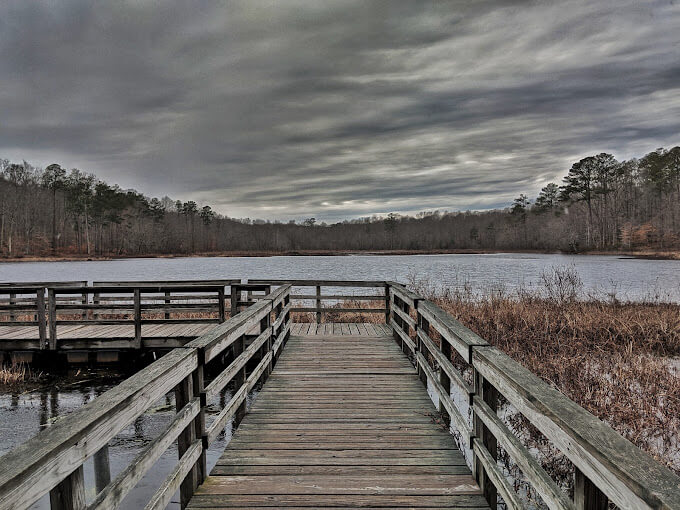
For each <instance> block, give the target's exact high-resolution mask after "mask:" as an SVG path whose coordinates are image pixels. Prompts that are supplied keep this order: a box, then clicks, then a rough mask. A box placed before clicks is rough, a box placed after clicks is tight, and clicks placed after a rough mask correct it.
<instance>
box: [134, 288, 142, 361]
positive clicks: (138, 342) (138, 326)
mask: <svg viewBox="0 0 680 510" xmlns="http://www.w3.org/2000/svg"><path fill="white" fill-rule="evenodd" d="M134 312H135V349H140V348H141V347H142V293H141V290H140V289H139V288H137V289H135V294H134Z"/></svg>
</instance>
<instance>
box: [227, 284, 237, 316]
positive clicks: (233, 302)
mask: <svg viewBox="0 0 680 510" xmlns="http://www.w3.org/2000/svg"><path fill="white" fill-rule="evenodd" d="M238 297H239V288H238V284H232V285H231V305H230V306H231V310H229V316H230V317H234V316H235V315H236V314H238Z"/></svg>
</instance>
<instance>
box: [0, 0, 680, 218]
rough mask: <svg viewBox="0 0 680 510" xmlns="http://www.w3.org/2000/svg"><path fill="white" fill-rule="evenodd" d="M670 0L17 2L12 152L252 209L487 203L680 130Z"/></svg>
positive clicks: (7, 22) (10, 13) (233, 210)
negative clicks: (593, 158) (578, 162)
mask: <svg viewBox="0 0 680 510" xmlns="http://www.w3.org/2000/svg"><path fill="white" fill-rule="evenodd" d="M678 26H680V8H679V7H678V6H677V5H675V3H674V2H672V1H658V2H640V1H639V0H604V1H598V2H591V1H588V0H566V1H565V0H563V1H560V2H543V1H541V2H529V1H500V0H499V1H496V2H491V1H478V2H467V1H463V0H460V1H437V2H421V1H412V2H399V1H395V0H390V1H384V2H377V1H374V2H371V1H369V2H366V1H359V0H357V1H350V0H347V1H330V2H309V1H304V2H303V1H287V2H274V1H269V2H261V1H252V0H249V1H240V2H217V1H215V2H210V1H200V2H151V1H147V2H140V1H122V2H115V3H114V2H98V3H94V2H89V1H85V0H62V1H60V2H49V1H43V2H39V1H35V2H26V1H19V0H16V1H13V0H10V1H7V2H3V3H2V4H0V77H1V84H2V86H1V87H0V156H3V157H9V158H11V159H22V158H25V159H27V160H29V161H32V162H35V163H39V164H42V165H46V164H49V163H51V162H53V161H59V162H62V163H63V164H65V165H67V166H69V167H71V166H77V167H79V168H81V169H83V170H87V171H92V172H95V173H97V174H98V175H99V176H100V177H102V178H104V179H106V180H108V181H111V182H118V183H120V184H121V185H123V186H125V187H128V186H129V187H136V188H138V189H140V190H142V191H143V192H145V193H147V194H149V195H163V194H170V195H171V196H173V197H179V198H182V199H194V200H197V201H199V202H203V203H209V204H213V205H214V206H216V208H217V209H218V210H220V211H221V212H223V213H226V214H230V215H233V216H251V217H265V218H281V219H286V218H291V217H302V216H312V215H314V216H316V217H318V218H324V219H339V218H346V217H353V216H359V215H367V214H373V213H386V212H389V211H400V212H414V211H419V210H430V209H450V210H455V209H467V208H474V209H481V208H488V207H498V206H503V205H506V204H507V203H509V202H510V201H511V200H512V199H513V198H514V197H515V196H516V195H517V194H519V193H520V192H527V193H530V194H533V193H536V192H537V191H538V190H539V189H540V188H541V187H542V186H543V185H545V184H546V183H547V182H550V181H551V180H555V179H557V178H559V177H560V176H561V175H563V174H564V172H565V171H566V170H567V169H568V167H569V165H570V162H571V161H573V160H574V159H576V158H579V157H583V156H585V155H587V154H589V153H593V152H596V151H597V152H600V151H610V152H613V153H614V154H615V155H616V156H617V157H620V158H627V157H632V156H635V155H639V154H641V153H644V152H645V151H649V150H652V149H654V148H656V147H658V146H662V145H666V146H669V145H673V144H677V143H679V137H678V134H679V133H680V85H679V83H680V81H679V78H680V67H678V62H680V45H679V40H680V38H679V37H678V35H677V27H678Z"/></svg>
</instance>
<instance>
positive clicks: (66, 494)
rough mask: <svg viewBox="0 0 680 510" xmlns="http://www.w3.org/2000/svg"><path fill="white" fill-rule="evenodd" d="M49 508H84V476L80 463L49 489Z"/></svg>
mask: <svg viewBox="0 0 680 510" xmlns="http://www.w3.org/2000/svg"><path fill="white" fill-rule="evenodd" d="M50 508H51V510H85V508H86V503H85V478H84V476H83V466H82V464H81V465H80V466H79V467H78V468H76V470H75V471H74V472H73V473H71V474H70V475H68V476H67V477H66V478H64V480H62V481H61V482H60V483H59V485H57V486H56V487H55V488H54V489H52V490H51V491H50Z"/></svg>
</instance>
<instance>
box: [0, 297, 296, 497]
mask: <svg viewBox="0 0 680 510" xmlns="http://www.w3.org/2000/svg"><path fill="white" fill-rule="evenodd" d="M289 296H290V286H283V287H280V288H279V289H277V290H275V291H274V292H272V293H270V294H268V295H267V296H265V297H264V298H263V299H262V300H261V301H258V302H257V303H256V304H254V305H253V306H251V307H250V308H248V309H247V310H246V311H244V312H243V313H241V314H238V315H236V316H234V317H232V318H230V319H229V320H227V321H226V322H224V323H222V324H220V325H219V326H217V327H216V328H214V329H213V330H211V331H210V332H208V333H206V334H205V335H202V336H200V337H198V338H197V339H196V340H194V341H193V342H191V343H190V344H187V345H185V346H184V347H179V348H176V349H174V350H172V351H170V352H169V353H168V354H166V355H165V356H163V357H162V358H160V359H159V360H157V361H155V362H154V363H152V364H151V365H149V366H148V367H146V368H144V369H143V370H141V371H139V372H138V373H136V374H135V375H133V376H131V377H129V378H128V379H126V380H125V381H123V382H122V383H120V384H119V385H118V386H116V387H114V388H113V389H111V390H109V391H107V392H106V393H104V394H102V395H101V396H99V397H97V398H96V399H94V400H93V401H91V402H90V403H88V404H86V405H85V406H83V407H82V408H80V409H78V410H77V411H74V412H73V413H71V414H69V415H67V416H65V417H63V418H62V419H60V420H58V421H57V422H56V423H55V424H54V425H52V426H51V427H49V428H47V429H45V430H43V431H42V432H40V433H38V434H37V435H36V436H34V437H33V438H31V439H29V440H28V441H26V442H25V443H23V444H21V445H19V446H18V447H16V448H15V449H13V450H12V451H10V452H9V453H7V454H6V455H5V456H3V457H2V458H0V509H1V510H9V509H21V508H28V507H29V506H30V505H32V504H33V503H34V502H36V501H37V500H38V499H40V498H41V497H42V496H44V495H45V494H47V493H48V492H49V493H50V501H51V508H52V509H60V510H61V509H65V508H79V509H84V508H85V507H86V505H85V497H84V494H85V488H84V478H83V464H84V462H85V461H86V460H87V459H88V458H89V457H91V456H93V455H99V454H101V452H102V451H105V449H106V447H107V444H108V442H109V441H110V440H111V439H113V438H114V437H115V436H116V434H118V433H119V432H120V431H121V430H123V429H124V428H125V427H127V426H128V425H129V424H130V423H132V422H133V421H134V420H135V419H136V418H137V417H138V416H140V415H141V414H142V413H144V412H145V411H146V410H147V409H149V408H150V406H151V405H153V403H154V402H155V401H157V400H158V399H159V398H162V397H163V396H164V395H166V394H167V393H168V392H170V391H172V390H174V391H175V396H176V397H175V399H176V408H177V413H176V415H175V417H174V418H173V420H172V421H171V422H170V423H169V424H168V425H167V427H166V428H165V429H164V431H163V432H161V434H160V435H159V436H158V437H157V438H156V439H154V440H153V441H152V442H151V443H149V444H148V445H146V447H145V448H144V449H143V450H142V452H140V453H139V454H138V456H137V457H136V458H135V459H134V461H133V462H132V464H131V465H130V466H128V467H127V468H126V469H124V470H123V471H122V472H121V473H120V474H119V475H118V476H117V477H116V478H115V479H114V480H113V481H112V482H110V483H108V484H107V485H106V487H104V488H103V490H101V491H100V493H99V494H98V496H97V497H96V499H95V500H94V502H93V503H92V504H91V505H89V506H88V507H87V508H88V509H89V510H95V509H104V508H107V509H108V508H115V507H116V506H117V505H119V504H120V502H121V501H122V500H123V499H124V497H125V495H126V494H127V493H128V492H129V491H130V490H131V489H132V488H133V487H134V486H135V485H136V484H137V482H139V480H141V478H142V477H143V476H144V474H145V473H146V472H147V471H148V470H149V469H150V468H151V467H152V466H153V464H154V462H155V461H156V460H157V459H158V458H159V457H160V456H161V455H162V454H163V452H165V451H166V450H167V448H168V447H169V446H170V445H171V444H172V443H173V442H174V441H175V440H177V441H178V445H179V461H178V464H177V466H176V467H175V469H174V470H173V471H172V472H171V473H170V475H169V476H168V477H167V478H166V479H165V481H164V482H163V483H162V484H161V486H160V487H159V489H158V491H157V492H156V494H154V496H153V498H152V500H151V502H150V503H149V508H164V504H165V503H167V501H168V498H170V497H171V496H172V494H174V492H175V491H176V490H177V488H180V493H181V497H182V504H183V506H184V505H186V502H187V501H188V499H189V497H190V496H191V494H192V493H193V491H194V490H195V489H196V487H197V485H198V484H199V483H201V482H202V481H203V479H204V478H205V476H206V475H207V473H206V457H205V451H206V449H207V448H208V447H209V446H210V444H211V443H212V442H213V441H214V440H215V438H216V437H217V435H218V434H219V432H220V431H221V430H222V429H223V428H224V424H225V423H226V422H227V421H228V420H229V419H230V418H232V417H233V418H234V421H235V426H236V425H238V423H239V422H240V420H241V419H242V417H243V415H244V414H245V412H246V408H245V396H246V395H247V393H248V391H250V390H251V389H252V388H253V387H254V386H255V384H256V383H257V382H258V380H260V379H261V378H266V377H267V376H268V375H269V373H271V370H272V366H273V364H274V363H275V362H276V359H277V357H278V352H280V351H277V352H275V349H274V344H277V345H278V347H279V349H280V348H281V346H282V345H283V344H285V341H286V339H287V337H288V335H289V331H290V306H289V305H290V297H289ZM272 314H273V315H274V318H275V319H274V324H272V322H271V316H272ZM258 323H259V331H260V333H259V335H258V337H257V339H256V340H255V342H254V344H252V345H256V347H252V345H251V346H250V347H248V348H245V340H246V333H247V332H248V331H249V330H250V329H251V327H252V326H253V325H257V324H258ZM230 347H231V348H232V351H233V353H234V357H233V358H234V359H233V360H232V361H231V362H230V364H229V365H227V366H226V367H225V368H224V369H223V371H222V372H221V374H220V375H218V376H217V377H216V379H215V380H219V385H220V387H224V386H225V385H226V384H227V383H228V382H229V381H231V380H233V381H234V382H235V384H236V393H235V396H234V398H232V400H231V401H230V403H229V404H227V406H226V407H225V409H224V410H222V412H221V413H220V414H219V415H218V418H217V419H216V420H215V421H214V422H213V423H211V424H210V425H208V426H206V423H205V421H206V420H205V409H206V406H207V398H208V392H211V393H212V392H214V391H217V390H216V386H215V385H214V384H213V383H210V384H209V385H208V386H207V387H205V386H204V381H203V372H204V367H205V365H206V364H207V363H208V362H209V361H210V360H213V359H215V358H216V357H217V355H218V354H221V353H224V352H226V350H227V349H228V348H230ZM256 356H258V359H259V363H258V365H257V367H256V368H255V370H254V371H253V372H252V373H251V374H249V375H248V374H246V366H245V365H246V362H247V361H249V360H251V359H253V358H254V357H256ZM232 366H236V369H233V368H232ZM225 372H227V373H228V374H229V375H228V376H227V377H225V376H222V374H223V373H225Z"/></svg>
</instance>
